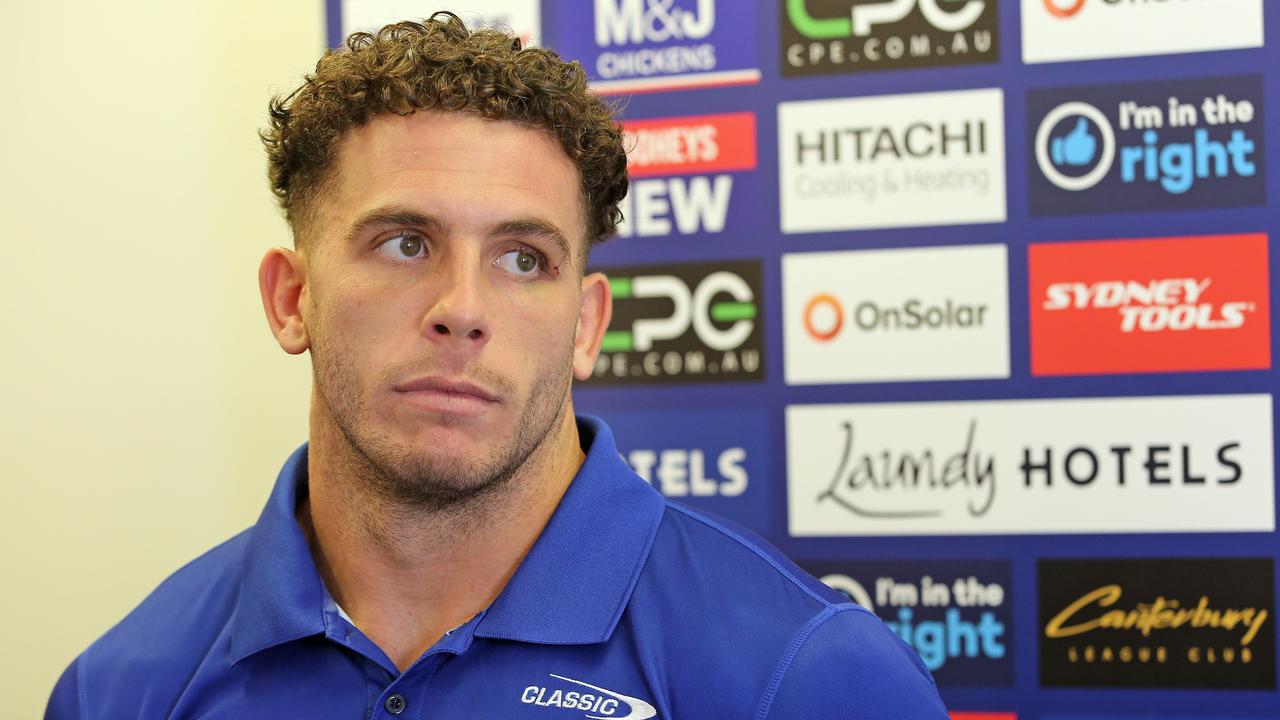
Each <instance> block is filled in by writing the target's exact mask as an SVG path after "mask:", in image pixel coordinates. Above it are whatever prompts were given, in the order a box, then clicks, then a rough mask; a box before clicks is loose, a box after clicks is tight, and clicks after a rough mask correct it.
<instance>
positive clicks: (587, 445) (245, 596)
mask: <svg viewBox="0 0 1280 720" xmlns="http://www.w3.org/2000/svg"><path fill="white" fill-rule="evenodd" d="M578 435H579V438H580V441H581V443H582V447H583V450H584V451H585V452H586V459H585V460H584V461H583V463H582V467H581V468H579V470H578V474H577V476H576V477H575V478H574V480H573V482H572V483H570V485H569V489H568V490H567V491H566V492H565V494H564V497H563V498H562V499H561V501H560V505H559V506H558V507H557V508H556V511H555V512H554V513H553V514H552V516H551V519H550V520H549V521H548V522H547V525H546V527H545V528H544V529H543V531H542V534H541V535H540V536H539V537H538V540H537V541H536V542H535V543H534V545H533V547H532V548H531V549H530V550H529V554H528V555H526V556H525V559H524V561H523V562H521V563H520V567H518V568H517V569H516V572H515V574H514V575H513V576H512V577H511V580H510V581H508V583H507V586H506V588H504V589H503V591H502V593H501V594H500V595H499V596H498V598H497V599H496V600H494V602H493V604H492V605H490V606H489V608H488V610H487V611H486V612H485V614H484V617H483V618H482V619H481V620H480V622H479V624H478V625H477V626H476V630H475V635H476V636H477V637H485V638H496V639H505V640H515V641H521V642H530V643H543V644H560V645H569V644H588V643H596V642H603V641H605V640H607V639H608V638H609V636H610V635H611V634H612V633H613V629H614V627H615V626H616V625H617V623H618V619H619V618H620V617H621V616H622V611H623V609H624V608H625V607H626V604H627V601H628V600H629V599H630V597H631V591H632V590H633V589H634V588H635V584H636V580H637V579H638V578H639V576H640V570H641V568H643V566H644V562H645V560H646V559H647V558H648V556H649V549H650V547H651V546H652V544H653V539H654V537H655V535H656V534H657V530H658V523H659V522H660V521H661V519H662V513H663V510H664V508H665V501H664V499H663V497H662V495H660V494H659V493H658V492H657V491H656V490H654V489H653V488H652V487H650V486H649V485H648V484H647V483H645V482H644V481H643V480H641V479H640V478H638V477H637V476H636V475H635V473H633V472H632V471H631V468H630V467H629V466H628V465H627V463H626V461H624V460H623V459H622V457H621V456H620V455H619V454H618V450H617V448H616V446H615V445H614V441H613V432H612V431H611V430H610V429H609V427H608V426H607V425H605V423H604V422H603V421H601V420H599V419H598V418H594V417H591V416H587V415H580V416H578ZM306 484H307V446H306V445H303V446H302V447H300V448H298V449H297V450H296V451H295V452H294V453H293V455H291V456H290V457H289V459H288V460H287V461H286V462H285V464H284V467H283V468H281V470H280V474H279V476H278V477H277V479H276V485H275V489H274V490H273V491H272V493H271V498H270V499H269V500H268V501H267V506H266V507H265V508H264V509H263V511H262V515H261V516H260V517H259V519H258V523H257V525H255V526H254V528H253V529H252V530H251V531H250V534H249V539H248V544H247V547H246V550H245V553H246V555H245V568H244V573H243V576H242V581H241V587H240V595H239V597H238V599H237V601H236V609H235V612H234V614H233V616H232V618H231V621H230V623H231V628H230V630H231V637H230V640H231V644H230V650H231V662H232V663H236V662H239V661H240V660H241V659H243V658H245V657H248V656H249V655H252V654H254V653H257V652H260V651H262V650H265V649H267V648H269V647H273V646H276V645H280V644H283V643H286V642H290V641H292V640H297V639H300V638H304V637H308V636H311V635H320V634H323V633H324V631H325V625H324V604H325V597H326V592H325V588H324V583H323V581H321V579H320V575H319V573H318V572H317V570H316V567H315V562H314V561H313V560H312V557H311V550H310V548H309V547H308V546H307V540H306V537H305V536H304V535H303V534H302V530H301V528H299V527H298V523H297V520H296V518H295V512H296V509H297V506H298V498H299V493H300V492H301V493H305V492H306V490H305V488H306Z"/></svg>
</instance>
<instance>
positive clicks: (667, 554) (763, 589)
mask: <svg viewBox="0 0 1280 720" xmlns="http://www.w3.org/2000/svg"><path fill="white" fill-rule="evenodd" d="M645 571H646V573H647V574H649V573H652V574H656V575H658V576H659V578H661V576H667V575H671V576H673V577H672V579H673V580H676V579H684V582H686V583H687V582H689V580H690V579H692V578H697V579H700V580H702V581H703V583H702V584H701V587H700V588H699V590H701V591H707V592H709V593H710V594H711V596H712V597H717V596H718V597H720V598H727V597H733V598H734V599H735V602H740V603H743V604H744V605H746V606H748V607H750V606H752V605H758V604H759V603H767V604H770V605H776V606H778V607H777V609H779V610H782V609H784V608H788V609H791V610H792V611H794V613H795V614H796V617H797V618H801V620H800V621H801V622H803V621H804V620H806V619H808V618H809V617H812V616H813V615H814V614H816V613H818V612H820V611H821V610H822V609H823V608H825V607H827V606H829V605H833V604H840V603H844V602H848V598H846V597H845V596H844V595H842V594H841V593H839V592H836V591H835V590H832V589H831V588H829V587H827V586H826V585H825V584H823V583H822V582H821V581H819V580H818V579H816V578H814V577H813V576H812V575H810V574H809V573H807V572H805V571H804V570H803V569H801V568H800V567H799V566H797V565H796V564H795V563H794V562H792V561H791V559H790V558H788V557H787V556H786V555H784V554H783V553H782V552H780V551H779V550H778V549H777V548H775V547H774V546H773V545H772V544H770V543H769V542H768V541H767V540H765V539H764V538H762V537H760V536H759V535H757V534H756V533H755V532H753V531H752V530H749V529H747V528H745V527H742V526H740V525H738V524H736V523H734V522H732V521H730V520H727V519H725V518H721V517H718V516H715V515H712V514H709V513H704V512H701V511H699V510H696V509H693V508H690V507H687V506H685V505H681V504H677V503H674V502H670V501H668V502H667V506H666V510H665V512H664V513H663V518H662V522H661V524H660V525H659V527H658V533H657V536H656V537H655V539H654V544H653V549H652V551H651V560H650V563H649V564H648V565H647V566H646V568H645ZM787 614H790V613H787Z"/></svg>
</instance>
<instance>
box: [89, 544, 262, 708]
mask: <svg viewBox="0 0 1280 720" xmlns="http://www.w3.org/2000/svg"><path fill="white" fill-rule="evenodd" d="M249 533H250V531H249V530H246V531H244V532H241V533H240V534H238V535H236V536H235V537H232V538H231V539H229V540H226V541H225V542H223V543H221V544H219V545H217V546H216V547H214V548H213V549H211V550H209V551H207V552H205V553H204V554H203V555H200V556H199V557H197V558H196V559H195V560H192V561H191V562H189V563H187V564H186V565H184V566H183V567H182V568H180V569H179V570H177V571H176V572H174V573H173V574H172V575H170V576H169V577H168V578H166V579H165V580H164V581H163V582H161V583H160V585H159V586H157V587H156V588H155V590H153V591H151V593H150V594H149V595H148V596H147V597H146V598H145V599H144V600H143V601H142V602H141V603H139V604H138V606H137V607H136V608H134V609H133V610H132V611H131V612H130V613H129V614H128V615H126V616H125V618H124V619H123V620H121V621H120V622H119V623H117V624H116V625H115V626H114V627H112V628H111V629H110V630H108V631H107V632H106V633H105V634H104V635H103V636H102V637H101V638H99V639H98V640H97V641H96V642H94V643H93V644H92V645H91V646H90V647H89V649H88V650H86V651H85V652H84V654H82V655H81V656H80V658H79V659H78V660H77V664H78V673H79V675H80V677H81V678H84V679H87V680H89V681H90V687H94V686H97V687H103V685H102V683H104V682H112V681H113V679H114V680H118V681H121V682H125V683H126V684H127V683H128V682H129V679H130V678H133V682H134V683H136V680H137V678H140V677H151V678H153V679H154V678H158V677H159V675H157V674H151V675H147V674H144V673H149V672H151V673H159V672H160V671H163V675H164V676H168V677H175V676H178V675H181V674H182V672H183V670H184V668H189V669H190V670H192V671H194V669H195V667H196V666H197V665H198V664H199V663H200V662H201V661H202V660H203V659H204V658H205V657H206V656H207V655H208V653H209V652H210V650H211V649H212V648H213V647H214V646H215V645H217V644H218V643H217V640H218V638H219V636H220V635H222V634H223V633H225V632H226V628H227V624H228V621H229V620H230V618H231V615H232V614H233V612H234V609H235V604H236V599H237V597H238V595H239V589H240V577H241V574H242V571H243V568H244V556H245V547H246V544H247V541H248V537H249ZM81 691H82V692H83V691H84V688H83V687H82V688H81Z"/></svg>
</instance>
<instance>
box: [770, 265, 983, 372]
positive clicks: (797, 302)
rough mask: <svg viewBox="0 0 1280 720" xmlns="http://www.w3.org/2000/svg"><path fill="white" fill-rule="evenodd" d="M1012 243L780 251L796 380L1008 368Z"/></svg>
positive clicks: (786, 337)
mask: <svg viewBox="0 0 1280 720" xmlns="http://www.w3.org/2000/svg"><path fill="white" fill-rule="evenodd" d="M1006 254H1007V253H1006V250H1005V246H1004V245H998V244H991V245H965V246H951V247H931V248H900V249H878V250H845V251H838V252H820V253H788V254H785V255H783V256H782V308H783V311H782V316H783V334H782V337H783V350H784V357H785V359H786V363H785V367H786V373H785V375H786V381H787V383H789V384H793V385H804V384H815V383H845V382H884V381H892V380H941V379H958V378H978V377H1008V376H1009V322H1008V312H1009V302H1008V293H1007V290H1006V288H1007V286H1008V270H1007V258H1006Z"/></svg>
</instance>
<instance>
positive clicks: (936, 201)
mask: <svg viewBox="0 0 1280 720" xmlns="http://www.w3.org/2000/svg"><path fill="white" fill-rule="evenodd" d="M778 171H779V175H778V191H779V194H780V202H781V209H782V213H781V219H782V231H783V232H784V233H802V232H820V231H828V230H856V229H868V228H888V227H908V226H927V225H949V224H960V223H982V222H1003V221H1004V219H1005V176H1004V94H1003V92H1002V91H1001V90H1000V89H999V88H988V89H979V90H957V91H950V92H936V93H918V94H912V95H880V96H874V97H859V98H834V99H825V100H805V101H799V102H784V103H780V104H779V105H778Z"/></svg>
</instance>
